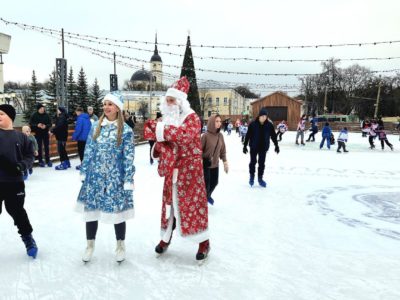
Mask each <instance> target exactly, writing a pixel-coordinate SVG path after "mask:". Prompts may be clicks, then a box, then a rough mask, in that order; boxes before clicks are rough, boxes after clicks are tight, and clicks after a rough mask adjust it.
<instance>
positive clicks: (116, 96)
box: [103, 92, 124, 111]
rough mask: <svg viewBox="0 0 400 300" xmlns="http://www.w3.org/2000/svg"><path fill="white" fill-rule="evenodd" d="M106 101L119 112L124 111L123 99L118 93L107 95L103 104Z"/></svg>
mask: <svg viewBox="0 0 400 300" xmlns="http://www.w3.org/2000/svg"><path fill="white" fill-rule="evenodd" d="M106 100H108V101H110V102H112V103H114V104H115V105H116V106H117V107H118V108H119V110H120V111H122V110H123V109H124V99H123V98H122V95H121V94H119V93H115V92H113V93H108V94H107V95H105V96H104V99H103V103H104V102H105V101H106Z"/></svg>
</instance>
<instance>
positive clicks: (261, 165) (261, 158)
mask: <svg viewBox="0 0 400 300" xmlns="http://www.w3.org/2000/svg"><path fill="white" fill-rule="evenodd" d="M257 155H258V178H262V177H263V176H264V169H265V157H266V155H267V151H258V150H254V149H251V148H250V164H249V171H250V176H254V174H255V172H256V163H257Z"/></svg>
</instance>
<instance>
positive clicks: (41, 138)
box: [35, 133, 50, 163]
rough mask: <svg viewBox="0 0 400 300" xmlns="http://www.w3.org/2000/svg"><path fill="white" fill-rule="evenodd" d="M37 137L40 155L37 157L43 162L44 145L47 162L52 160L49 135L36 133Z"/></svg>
mask: <svg viewBox="0 0 400 300" xmlns="http://www.w3.org/2000/svg"><path fill="white" fill-rule="evenodd" d="M35 139H36V141H37V143H38V147H39V149H38V156H37V159H38V161H39V162H43V146H44V155H45V159H46V163H48V162H50V152H49V135H48V134H47V133H46V134H43V135H41V134H40V135H39V134H38V135H35Z"/></svg>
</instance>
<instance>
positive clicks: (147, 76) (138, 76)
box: [131, 69, 152, 81]
mask: <svg viewBox="0 0 400 300" xmlns="http://www.w3.org/2000/svg"><path fill="white" fill-rule="evenodd" d="M151 76H152V75H151V73H150V72H149V71H146V70H144V69H142V70H138V71H136V72H135V73H133V75H132V77H131V81H150V80H151Z"/></svg>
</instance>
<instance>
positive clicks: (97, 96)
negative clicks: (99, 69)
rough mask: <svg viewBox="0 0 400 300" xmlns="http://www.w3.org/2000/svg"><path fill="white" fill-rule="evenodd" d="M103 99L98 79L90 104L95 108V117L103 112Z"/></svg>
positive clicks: (92, 91) (95, 81) (91, 94)
mask: <svg viewBox="0 0 400 300" xmlns="http://www.w3.org/2000/svg"><path fill="white" fill-rule="evenodd" d="M102 98H103V93H102V92H101V91H100V87H99V84H98V82H97V78H95V80H94V84H93V86H92V89H91V92H90V102H89V104H90V105H89V106H92V107H93V111H94V114H95V115H100V114H101V112H102Z"/></svg>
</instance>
